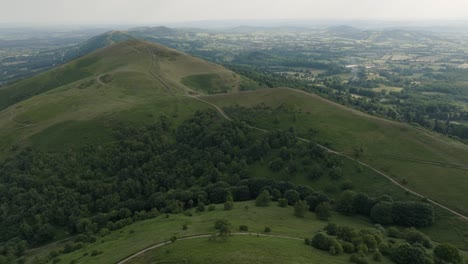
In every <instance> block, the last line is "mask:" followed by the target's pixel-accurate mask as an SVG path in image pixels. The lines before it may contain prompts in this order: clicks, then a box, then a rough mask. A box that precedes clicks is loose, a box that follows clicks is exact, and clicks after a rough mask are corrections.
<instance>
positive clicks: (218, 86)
mask: <svg viewBox="0 0 468 264" xmlns="http://www.w3.org/2000/svg"><path fill="white" fill-rule="evenodd" d="M182 83H183V84H184V85H185V86H187V87H190V88H192V89H194V90H197V91H202V92H205V93H208V94H215V93H225V92H228V91H230V90H232V88H233V87H229V86H227V85H226V84H225V83H224V79H223V78H222V77H221V76H219V75H217V74H199V75H191V76H187V77H184V78H183V79H182Z"/></svg>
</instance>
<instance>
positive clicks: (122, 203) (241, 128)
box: [0, 111, 433, 258]
mask: <svg viewBox="0 0 468 264" xmlns="http://www.w3.org/2000/svg"><path fill="white" fill-rule="evenodd" d="M114 136H115V141H114V142H113V143H111V144H108V145H102V146H94V145H89V146H85V147H82V148H77V149H69V150H66V151H64V152H46V151H40V150H37V149H33V148H26V149H23V150H21V151H19V152H18V153H17V154H16V155H15V156H12V157H11V158H9V159H7V160H5V161H4V162H3V163H2V164H1V166H2V170H1V172H0V181H1V182H0V201H1V206H0V223H1V224H0V228H1V230H0V236H1V237H0V239H1V241H2V246H1V248H0V252H1V253H2V254H3V255H4V256H7V257H9V258H14V257H15V256H20V255H21V254H22V253H23V252H24V251H25V250H26V249H27V248H28V247H31V246H32V247H34V246H38V245H41V244H44V243H47V242H49V241H52V240H53V239H56V238H59V237H63V236H64V235H66V234H84V235H85V237H81V238H79V239H78V240H77V241H76V243H75V244H73V246H70V245H68V248H66V249H64V252H69V251H73V250H76V249H77V248H79V247H80V243H83V242H89V241H93V235H94V234H100V233H106V232H109V231H110V230H115V229H119V228H121V227H123V226H125V225H128V224H131V223H133V222H134V221H138V220H142V219H147V218H152V217H157V216H158V215H160V214H168V213H182V212H183V211H184V210H186V209H190V208H196V207H203V205H208V204H212V203H224V202H226V201H228V202H229V200H230V199H232V200H233V201H244V200H250V199H255V198H257V197H258V196H259V195H260V194H261V193H262V192H263V191H268V192H269V193H270V194H271V196H272V198H273V199H274V200H281V199H283V200H285V201H286V202H287V204H290V205H295V204H297V203H298V202H301V201H305V202H306V203H307V208H309V209H310V210H311V211H315V210H316V209H317V207H319V208H320V206H319V205H323V203H331V204H332V205H333V204H334V207H335V208H336V210H338V211H339V212H342V213H344V214H357V213H358V214H363V215H368V216H371V217H372V218H373V219H374V220H375V221H376V222H377V223H382V224H392V223H393V224H398V225H403V226H427V225H430V224H432V222H433V212H432V207H431V206H429V205H428V204H425V203H422V202H394V201H393V200H392V198H391V197H387V196H385V197H376V198H373V197H368V196H367V195H366V194H363V193H355V192H353V191H346V192H344V193H343V194H342V196H341V198H340V199H338V200H337V201H334V200H333V199H332V198H330V197H328V196H327V195H325V194H324V193H322V192H320V191H316V190H313V189H312V188H310V187H307V186H302V185H296V184H292V183H290V182H288V181H287V177H285V181H277V180H273V179H263V178H255V176H256V175H250V174H249V173H248V167H249V166H250V165H251V164H255V163H256V162H258V161H260V160H262V159H271V162H270V163H269V170H271V171H272V172H274V171H278V170H282V171H283V173H284V175H286V176H287V175H288V174H290V175H292V174H294V173H295V166H294V163H295V162H294V157H301V158H304V159H306V160H309V162H308V163H310V164H312V165H313V166H312V167H311V168H313V169H311V171H310V173H311V174H312V175H316V176H317V175H318V176H320V175H322V174H323V175H329V176H330V177H332V178H333V177H334V176H333V172H334V171H339V169H338V168H339V161H337V160H336V158H335V157H334V156H332V155H331V154H327V153H326V152H324V151H323V149H321V148H319V147H317V146H316V145H315V144H313V143H311V144H303V143H298V142H297V140H296V136H295V133H294V131H293V130H288V131H275V132H273V133H263V132H259V131H257V130H253V129H251V128H250V127H249V126H247V125H246V124H245V123H243V122H238V121H235V122H228V121H226V120H224V119H222V118H221V117H220V116H219V115H218V113H217V112H215V111H204V112H197V113H196V114H195V115H194V116H193V117H191V118H189V119H188V120H186V121H184V122H183V123H182V124H181V125H179V126H178V127H174V126H173V125H172V124H171V122H170V120H169V119H168V118H166V117H161V118H160V119H159V121H158V122H156V123H154V124H151V125H147V126H140V127H139V126H134V125H133V124H119V125H117V126H116V127H115V135H114ZM319 210H321V209H319ZM375 211H379V212H382V213H381V214H380V213H379V214H378V216H375ZM373 215H374V216H373Z"/></svg>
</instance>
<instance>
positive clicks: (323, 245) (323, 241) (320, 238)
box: [311, 232, 331, 250]
mask: <svg viewBox="0 0 468 264" xmlns="http://www.w3.org/2000/svg"><path fill="white" fill-rule="evenodd" d="M311 244H312V246H313V247H314V248H317V249H321V250H329V249H330V246H331V241H330V237H329V236H328V235H327V234H325V233H322V232H319V233H317V234H315V235H314V236H313V237H312V240H311Z"/></svg>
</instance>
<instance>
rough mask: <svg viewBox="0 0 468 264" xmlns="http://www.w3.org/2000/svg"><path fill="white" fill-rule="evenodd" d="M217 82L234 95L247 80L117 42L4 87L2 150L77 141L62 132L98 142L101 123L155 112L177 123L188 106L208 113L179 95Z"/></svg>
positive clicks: (0, 96)
mask: <svg viewBox="0 0 468 264" xmlns="http://www.w3.org/2000/svg"><path fill="white" fill-rule="evenodd" d="M220 80H222V84H223V91H225V92H228V91H229V92H232V91H237V90H238V89H239V85H240V84H241V82H245V79H241V78H240V77H239V76H238V75H236V74H235V73H233V72H231V71H229V70H226V69H225V68H223V67H221V66H218V65H215V64H212V63H209V62H206V61H203V60H201V59H198V58H195V57H192V56H189V55H187V54H183V53H180V52H178V51H175V50H172V49H169V48H165V47H163V46H160V45H157V44H150V43H147V42H143V41H138V40H131V41H126V42H123V43H119V44H116V45H113V46H110V47H107V48H104V49H100V50H98V51H96V52H94V53H91V54H89V55H87V56H84V57H82V58H80V59H77V60H75V61H72V62H70V63H68V64H65V65H63V66H61V67H58V68H55V69H52V70H50V71H47V72H45V73H42V74H40V75H38V76H35V77H32V78H29V79H26V80H23V81H19V82H17V83H14V84H12V85H10V86H7V87H4V88H1V89H0V108H2V109H3V111H1V112H0V126H1V127H2V129H1V132H0V133H1V138H2V139H0V146H2V148H1V149H2V150H6V149H7V148H8V147H9V146H12V145H13V144H22V143H27V142H28V141H29V139H31V140H32V142H33V143H34V142H35V143H38V144H40V145H43V146H46V145H47V146H49V147H53V145H54V144H58V145H60V144H62V143H61V142H62V141H61V139H63V141H74V140H73V137H72V138H70V139H67V137H68V136H69V135H67V131H75V132H76V135H77V136H78V135H80V136H78V138H77V141H75V142H78V141H79V140H83V137H88V136H89V137H90V138H91V137H92V138H96V140H101V139H99V137H100V136H102V137H103V138H105V131H106V129H105V125H103V124H105V123H106V122H101V121H102V120H111V119H116V118H117V119H118V118H127V119H135V118H136V119H139V118H143V119H145V118H146V119H150V118H149V117H148V116H149V115H151V114H156V113H158V114H157V115H159V114H163V113H166V114H167V115H175V114H179V115H180V118H182V117H183V116H184V114H185V113H191V112H192V109H191V108H190V107H191V106H192V105H193V107H197V108H198V107H201V108H203V107H206V106H205V105H204V104H202V103H200V102H198V101H196V100H193V99H190V98H189V97H186V96H184V95H195V94H203V93H205V92H207V90H204V89H208V90H209V89H211V90H216V89H214V88H213V87H211V86H210V85H215V84H216V83H219V82H220ZM185 84H186V85H185ZM201 84H203V85H204V86H201ZM175 94H177V95H179V96H177V97H174V95H175ZM169 101H170V103H169ZM187 102H190V103H187ZM116 116H117V117H116ZM96 120H99V122H98V123H96ZM77 122H79V123H80V124H77ZM77 126H78V128H77ZM103 126H104V127H103ZM46 129H48V130H47V131H46ZM83 129H84V130H83ZM43 131H45V132H44V134H41V132H43ZM54 131H55V132H54ZM49 133H53V134H54V135H56V136H57V138H54V140H52V141H53V142H48V139H47V138H49ZM88 133H89V134H88ZM91 135H92V136H91ZM92 140H94V139H91V141H92ZM49 143H50V144H49Z"/></svg>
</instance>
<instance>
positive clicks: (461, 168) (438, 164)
mask: <svg viewBox="0 0 468 264" xmlns="http://www.w3.org/2000/svg"><path fill="white" fill-rule="evenodd" d="M341 153H344V154H348V155H353V153H352V152H349V151H342V152H341ZM359 155H360V156H365V157H371V158H374V157H375V158H384V159H395V160H401V161H409V162H415V163H422V164H430V165H436V166H442V167H449V168H454V169H460V170H468V166H464V165H460V164H455V163H447V162H440V161H432V160H423V159H416V158H411V157H403V156H395V155H389V154H359Z"/></svg>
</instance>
